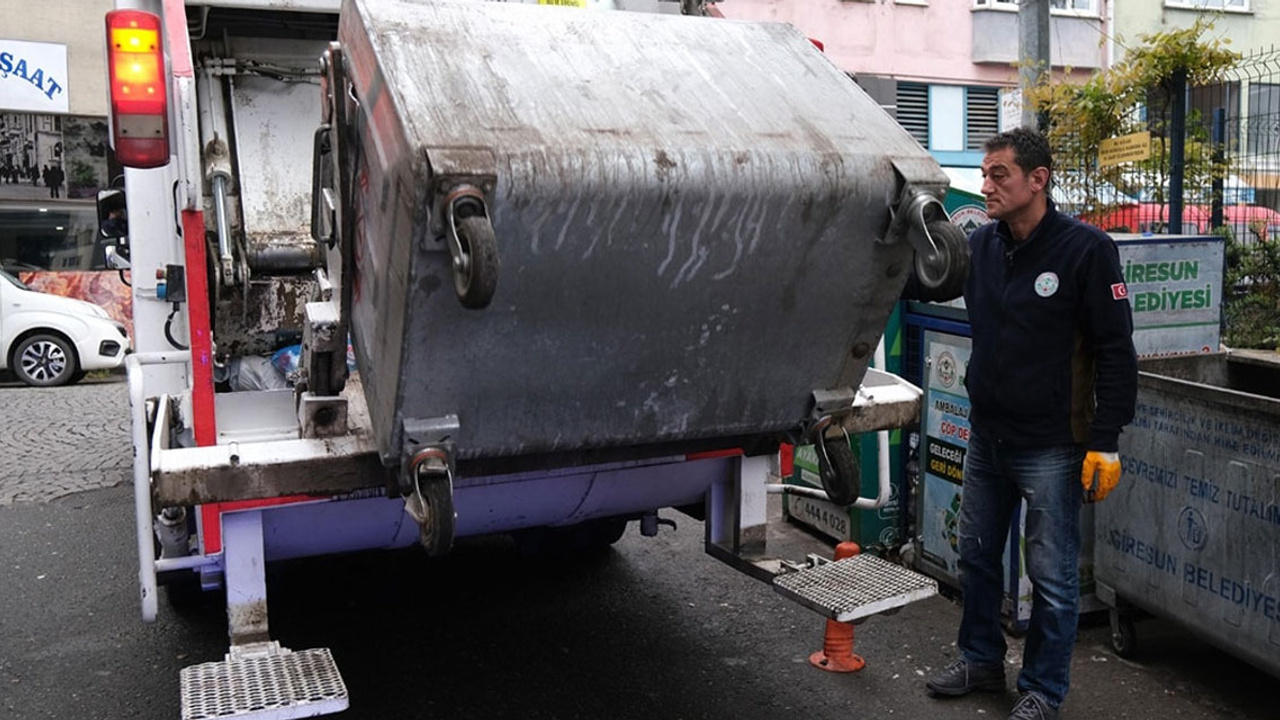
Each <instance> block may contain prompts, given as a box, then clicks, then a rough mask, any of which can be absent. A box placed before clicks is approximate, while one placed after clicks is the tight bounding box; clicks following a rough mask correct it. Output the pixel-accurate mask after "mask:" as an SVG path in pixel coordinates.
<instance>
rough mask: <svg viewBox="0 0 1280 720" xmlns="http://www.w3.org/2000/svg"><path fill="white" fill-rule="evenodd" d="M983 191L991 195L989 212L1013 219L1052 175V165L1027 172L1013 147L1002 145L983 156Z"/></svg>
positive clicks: (998, 216)
mask: <svg viewBox="0 0 1280 720" xmlns="http://www.w3.org/2000/svg"><path fill="white" fill-rule="evenodd" d="M982 177H983V181H982V194H983V195H984V196H986V198H987V216H988V217H991V218H994V219H996V220H1009V219H1011V218H1014V217H1016V216H1017V215H1018V214H1019V213H1021V212H1022V211H1023V210H1026V209H1027V208H1028V207H1030V206H1031V204H1032V202H1033V201H1034V200H1035V197H1036V195H1037V194H1038V193H1039V192H1040V191H1041V190H1043V189H1044V187H1045V184H1046V183H1047V182H1048V179H1049V169H1048V168H1043V167H1039V168H1036V169H1035V170H1032V171H1031V172H1030V173H1026V172H1023V170H1022V168H1021V167H1019V166H1018V163H1017V161H1015V159H1014V152H1013V148H1011V147H1006V148H1000V149H999V150H994V151H992V152H989V153H987V156H986V157H985V158H983V159H982Z"/></svg>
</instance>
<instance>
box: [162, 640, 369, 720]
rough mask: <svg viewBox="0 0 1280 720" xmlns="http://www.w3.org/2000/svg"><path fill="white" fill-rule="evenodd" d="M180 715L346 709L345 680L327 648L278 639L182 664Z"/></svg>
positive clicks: (274, 718) (283, 717) (277, 718)
mask: <svg viewBox="0 0 1280 720" xmlns="http://www.w3.org/2000/svg"><path fill="white" fill-rule="evenodd" d="M180 683H181V686H182V720H207V719H210V718H261V719H269V720H288V719H289V718H304V717H315V716H317V715H328V714H330V713H336V712H341V711H343V710H346V709H347V705H348V699H347V686H346V685H345V684H344V683H343V682H342V675H341V674H340V673H339V672H338V666H337V664H335V663H334V661H333V655H332V654H330V652H329V650H328V648H316V649H313V650H300V651H298V652H293V651H292V650H289V649H288V648H282V647H280V645H279V643H275V642H272V643H264V644H263V645H261V646H260V647H258V648H255V649H252V650H249V651H248V652H245V651H242V649H241V648H232V651H231V652H230V653H228V654H227V659H226V660H223V661H222V662H207V663H202V664H200V665H192V666H191V667H188V668H183V669H182V672H181V674H180Z"/></svg>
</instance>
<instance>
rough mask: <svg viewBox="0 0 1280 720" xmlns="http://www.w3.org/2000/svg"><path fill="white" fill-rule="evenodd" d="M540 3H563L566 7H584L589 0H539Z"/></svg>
mask: <svg viewBox="0 0 1280 720" xmlns="http://www.w3.org/2000/svg"><path fill="white" fill-rule="evenodd" d="M538 4H539V5H563V6H565V7H580V8H584V7H586V6H587V0H538Z"/></svg>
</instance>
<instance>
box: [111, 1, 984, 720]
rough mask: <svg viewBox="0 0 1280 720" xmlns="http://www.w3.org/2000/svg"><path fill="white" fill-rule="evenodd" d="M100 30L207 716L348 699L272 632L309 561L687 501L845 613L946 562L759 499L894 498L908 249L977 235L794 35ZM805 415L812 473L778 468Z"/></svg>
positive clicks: (742, 556) (145, 526)
mask: <svg viewBox="0 0 1280 720" xmlns="http://www.w3.org/2000/svg"><path fill="white" fill-rule="evenodd" d="M544 5H545V6H544ZM606 5H607V6H608V7H607V8H605V7H603V6H606ZM588 6H601V7H588ZM106 33H107V52H108V71H109V79H110V107H111V118H110V122H111V134H112V144H113V148H114V152H115V155H116V158H117V159H118V160H119V162H120V164H121V165H122V166H123V167H124V168H125V170H124V180H125V182H124V187H123V189H113V190H108V191H104V192H103V193H102V194H101V195H100V198H99V206H100V208H99V214H100V217H101V218H103V219H104V220H105V219H106V218H108V217H109V216H111V215H112V214H113V211H115V212H114V215H115V216H119V214H120V213H119V212H118V210H119V209H120V208H124V209H125V210H126V213H125V216H126V219H127V234H125V233H123V232H120V231H118V230H117V231H112V229H111V226H110V225H108V224H106V223H104V225H103V228H102V229H101V230H100V232H101V233H102V234H103V235H104V236H107V235H110V236H111V237H112V238H113V240H112V241H111V242H112V247H111V248H110V250H109V253H108V254H109V256H110V257H111V258H112V262H113V263H114V264H115V265H116V266H117V267H121V268H125V267H127V268H128V271H129V273H130V277H131V279H132V293H133V303H134V322H135V348H134V352H133V353H132V354H131V355H130V356H129V358H128V360H127V377H128V390H129V399H130V412H131V414H132V441H133V446H134V457H135V464H134V470H133V482H134V489H135V495H134V497H135V502H136V520H137V524H136V532H137V546H138V557H139V575H138V582H139V588H140V596H141V605H142V615H143V618H144V620H146V621H152V620H154V619H155V618H156V616H157V612H158V604H159V590H160V588H161V587H165V588H166V590H167V591H168V592H176V591H177V590H178V589H180V588H183V587H187V588H195V589H196V590H201V589H203V590H211V589H215V588H221V589H222V590H223V591H224V592H225V596H226V611H227V620H228V631H229V651H228V653H227V655H226V657H225V659H224V660H223V661H220V662H207V663H201V664H198V665H195V666H192V667H189V668H186V669H184V670H183V671H182V672H181V678H180V687H181V692H182V708H183V714H184V717H188V718H200V717H303V716H313V715H319V714H325V713H330V712H337V711H340V710H342V709H344V708H346V707H347V706H348V704H349V699H348V697H347V691H346V689H345V685H344V684H343V682H342V678H341V674H340V673H339V671H338V668H337V664H336V662H335V658H334V657H333V656H332V654H331V653H330V652H329V651H328V650H327V649H325V648H323V647H316V648H311V649H301V650H293V649H290V648H286V647H282V646H281V645H280V644H279V643H278V642H276V641H273V640H272V639H271V633H270V629H269V623H268V616H269V614H268V611H267V583H266V580H265V577H264V566H265V565H266V564H267V563H270V562H274V561H278V560H283V559H288V558H297V557H303V556H323V555H328V554H333V553H338V552H346V551H352V550H366V549H376V548H397V547H407V546H413V545H418V546H421V548H422V551H423V552H425V553H428V554H431V555H440V554H444V553H448V552H449V551H450V549H451V548H452V547H453V544H454V542H455V540H457V539H459V538H464V537H469V536H478V535H486V534H494V533H511V532H519V531H532V530H542V531H545V533H546V534H548V535H549V536H553V537H560V538H570V539H572V540H573V542H574V543H576V544H578V545H593V544H594V545H605V544H608V543H612V542H614V541H616V540H617V539H618V538H619V537H620V535H621V534H622V533H623V532H624V529H625V528H626V527H628V525H629V524H631V526H633V527H635V526H638V527H639V528H640V531H641V532H642V534H644V535H654V534H656V533H657V532H658V529H659V527H660V525H661V523H660V522H659V520H660V518H659V516H658V512H659V511H660V510H664V509H667V508H674V509H676V510H677V511H680V512H683V513H686V514H688V515H690V516H692V517H694V518H696V519H698V520H701V521H702V522H704V523H705V537H706V540H705V549H706V551H707V552H708V553H709V554H711V555H713V556H714V557H716V558H718V559H721V560H723V561H724V562H726V563H729V564H730V565H732V566H733V567H735V568H738V569H740V570H742V571H743V572H746V573H749V574H751V575H752V576H754V577H757V578H759V579H761V580H763V581H765V582H767V583H769V584H771V585H772V586H773V587H774V588H775V589H776V590H777V591H778V592H780V593H782V594H783V595H785V596H787V597H789V598H791V599H794V600H796V601H797V602H800V603H803V604H804V605H806V606H808V607H810V608H812V609H814V610H815V611H818V612H820V613H823V614H825V615H827V616H828V617H829V618H830V619H833V620H836V621H840V622H847V621H852V620H856V619H858V618H861V617H865V616H867V615H869V614H873V613H877V612H882V611H885V610H891V609H893V608H895V607H898V606H901V605H903V604H905V603H907V602H911V601H913V600H917V599H920V598H923V597H927V596H928V595H930V594H932V593H933V592H935V590H936V588H935V586H934V585H933V584H932V581H929V580H927V579H925V578H923V577H922V576H919V575H916V574H915V573H913V572H911V571H909V570H907V569H905V568H903V567H901V566H899V565H896V564H893V563H890V562H888V561H885V560H883V559H881V558H877V557H874V556H872V555H869V554H862V555H855V556H854V557H850V558H848V559H844V560H840V561H838V562H823V561H821V559H819V558H813V557H811V558H808V559H805V558H800V559H794V558H779V557H771V556H770V555H769V553H768V549H767V548H766V546H765V528H766V523H767V511H766V498H767V495H768V494H769V493H788V492H789V493H809V494H812V495H815V496H816V497H819V498H822V499H829V500H832V501H834V502H836V503H838V504H842V505H855V506H860V507H874V506H876V504H877V503H883V502H884V501H885V499H887V497H888V495H889V493H888V478H887V477H884V478H881V479H880V493H879V496H878V497H875V498H872V497H858V494H859V491H860V489H861V480H860V478H859V477H858V472H859V470H858V464H857V463H856V461H855V459H854V457H853V454H852V452H851V451H850V445H849V436H850V434H851V433H862V432H869V431H876V430H881V429H885V428H893V427H902V426H904V425H907V424H909V423H911V422H913V421H914V420H915V419H916V417H917V416H918V412H919V403H920V391H919V389H918V388H915V387H913V386H911V385H910V384H908V383H906V382H905V381H903V380H901V379H899V378H897V377H895V376H893V375H890V374H887V373H884V372H881V371H879V370H877V369H875V368H872V367H870V366H871V364H872V358H873V356H874V355H875V353H876V348H877V345H878V344H879V343H880V341H881V335H882V333H883V328H884V327H885V324H886V320H887V318H888V317H889V314H890V313H891V311H892V309H893V307H894V304H895V303H896V302H897V300H898V299H899V296H900V295H901V293H902V292H903V289H904V286H905V285H906V283H907V281H908V279H909V278H912V277H914V278H915V279H916V280H917V281H918V282H916V283H913V286H918V287H919V288H921V290H920V291H921V292H923V293H929V292H936V293H941V294H947V293H951V294H954V292H955V291H956V288H957V287H958V286H959V284H960V283H962V282H963V277H964V273H965V270H966V264H967V244H966V242H965V238H964V237H963V235H962V234H960V232H959V231H958V229H957V228H956V227H955V226H954V225H952V224H951V223H949V222H948V220H947V217H946V214H945V212H944V211H943V209H942V205H941V199H942V198H943V196H944V195H945V193H946V190H947V180H946V176H945V175H944V174H943V173H942V171H941V170H940V169H939V167H938V165H937V163H936V162H934V160H932V159H931V158H930V156H929V155H928V153H927V152H925V151H924V150H923V149H922V148H921V147H920V146H919V145H918V144H917V143H916V142H915V141H914V140H913V139H912V138H911V136H910V135H909V134H908V133H907V132H906V131H904V130H903V129H902V128H900V127H899V126H898V125H897V124H896V123H895V121H894V120H893V119H892V118H891V117H890V116H889V115H888V114H886V113H885V112H884V111H883V110H882V109H881V108H880V107H879V106H877V104H876V103H875V102H874V101H872V100H871V99H870V98H869V97H868V96H867V95H866V94H865V93H864V92H863V91H862V90H860V89H859V88H858V86H857V85H856V84H855V83H854V82H852V81H851V79H850V77H849V76H848V75H847V74H846V73H845V72H844V71H842V70H841V69H839V68H837V67H836V66H835V65H834V64H832V63H831V62H830V61H829V60H827V59H826V58H825V57H824V56H823V54H822V53H821V51H820V50H819V49H818V48H817V47H816V46H815V44H814V43H812V42H810V41H809V40H808V39H807V38H805V37H804V36H803V35H802V34H800V33H799V32H798V31H797V30H796V29H794V28H792V27H790V26H786V25H781V24H770V23H749V22H736V21H730V20H724V19H720V18H716V17H709V16H708V8H707V6H706V4H705V3H703V2H688V1H686V2H680V3H675V2H671V3H668V2H659V1H658V0H612V1H611V2H608V3H601V2H592V3H588V2H549V1H547V0H543V2H540V3H534V2H529V3H522V2H482V1H479V0H473V1H465V0H379V1H375V0H344V1H343V2H342V3H341V4H339V3H337V2H332V1H329V0H243V1H240V0H237V1H236V2H218V1H213V0H211V1H210V2H187V3H183V2H181V1H180V0H163V2H121V3H120V7H119V9H116V10H113V11H111V12H109V13H108V14H107V17H106ZM798 348H803V349H802V350H799V351H798V350H797V349H798ZM282 357H283V358H284V359H285V363H286V365H287V364H288V362H289V360H290V358H292V359H293V365H289V366H288V367H287V368H286V369H287V371H288V374H287V375H284V374H279V373H278V372H277V371H276V370H275V369H274V365H273V363H272V362H271V361H270V360H268V359H267V358H275V359H280V358H282ZM273 373H275V374H273ZM787 443H812V444H814V445H815V446H816V447H817V448H818V449H819V456H820V458H819V459H820V465H821V470H822V472H821V475H822V480H823V488H822V489H817V488H802V487H797V486H784V485H783V484H781V483H778V482H776V481H774V479H773V475H772V474H771V472H770V466H771V462H773V461H774V460H775V458H776V456H777V454H778V450H779V448H780V446H782V445H783V444H787ZM175 597H176V595H175ZM317 640H318V641H320V640H322V639H321V638H317Z"/></svg>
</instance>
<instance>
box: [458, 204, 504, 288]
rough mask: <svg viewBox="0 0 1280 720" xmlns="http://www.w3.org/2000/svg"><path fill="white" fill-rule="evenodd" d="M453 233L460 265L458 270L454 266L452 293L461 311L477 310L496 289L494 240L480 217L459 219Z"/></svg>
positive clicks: (487, 219)
mask: <svg viewBox="0 0 1280 720" xmlns="http://www.w3.org/2000/svg"><path fill="white" fill-rule="evenodd" d="M457 231H458V244H459V245H461V246H462V255H463V261H462V267H461V268H459V267H458V266H457V265H455V266H454V270H453V290H454V292H455V293H457V295H458V300H459V301H461V302H462V306H463V307H465V308H469V309H472V310H480V309H483V308H486V307H488V306H489V303H490V302H491V301H492V300H493V293H494V292H495V291H497V289H498V239H497V236H496V235H495V234H494V232H493V223H492V222H490V221H489V218H487V217H485V216H484V215H472V216H471V217H465V218H460V219H459V220H458V221H457Z"/></svg>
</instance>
